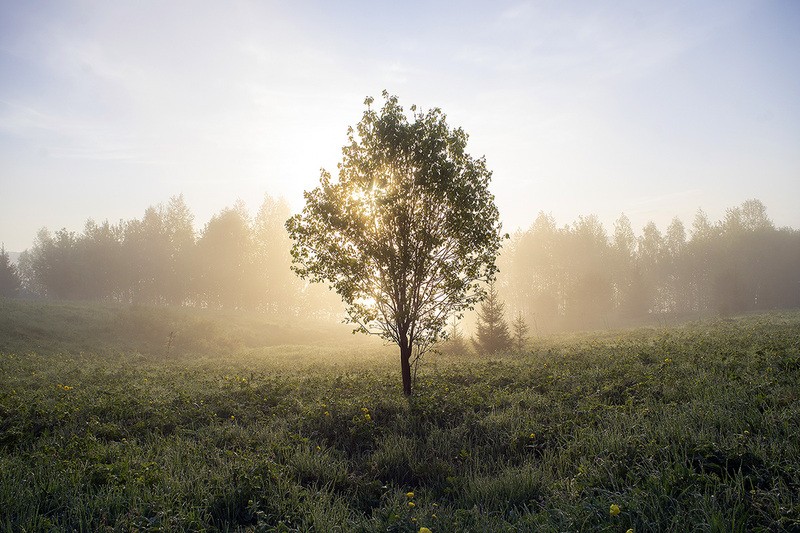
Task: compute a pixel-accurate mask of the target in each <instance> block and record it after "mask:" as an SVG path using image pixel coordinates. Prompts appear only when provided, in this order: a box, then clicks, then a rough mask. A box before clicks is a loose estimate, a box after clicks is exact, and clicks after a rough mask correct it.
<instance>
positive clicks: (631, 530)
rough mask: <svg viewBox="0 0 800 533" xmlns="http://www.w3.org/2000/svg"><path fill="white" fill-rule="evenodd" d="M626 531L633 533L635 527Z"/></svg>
mask: <svg viewBox="0 0 800 533" xmlns="http://www.w3.org/2000/svg"><path fill="white" fill-rule="evenodd" d="M625 533H633V528H630V529H628V531H626V532H625Z"/></svg>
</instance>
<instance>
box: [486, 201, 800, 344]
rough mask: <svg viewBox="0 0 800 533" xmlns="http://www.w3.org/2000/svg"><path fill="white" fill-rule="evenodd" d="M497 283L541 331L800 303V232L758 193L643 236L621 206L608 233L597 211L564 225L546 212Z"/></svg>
mask: <svg viewBox="0 0 800 533" xmlns="http://www.w3.org/2000/svg"><path fill="white" fill-rule="evenodd" d="M500 271H501V274H500V279H499V283H498V286H499V290H500V293H501V297H502V298H503V299H504V300H505V301H506V302H507V303H508V304H509V305H510V307H511V309H512V310H513V311H514V312H517V313H521V314H522V315H523V316H525V317H526V320H527V321H528V323H529V324H530V325H531V326H533V327H534V328H535V329H536V330H538V331H539V332H542V331H543V330H544V331H552V330H561V329H574V328H582V329H583V328H596V327H607V326H609V325H619V324H624V323H625V322H626V321H627V320H629V319H633V318H641V317H642V316H653V315H656V316H673V315H675V316H681V315H683V316H688V315H695V316H696V315H698V314H711V313H714V314H723V315H727V314H732V313H744V312H749V311H755V310H765V309H783V308H793V307H800V231H798V230H794V229H791V228H776V227H775V225H774V224H773V223H772V221H771V220H770V219H769V217H768V216H767V212H766V208H765V207H764V205H763V204H762V203H761V202H760V201H758V200H748V201H746V202H744V203H743V204H742V205H741V206H738V207H735V208H731V209H728V210H727V212H726V214H725V217H724V218H723V220H720V221H718V222H716V223H712V222H711V221H709V219H708V217H707V216H706V214H705V213H704V212H703V211H702V210H700V211H698V213H697V215H696V216H695V219H694V222H693V224H692V226H691V228H690V229H689V230H687V228H686V227H685V226H684V224H683V222H681V220H680V219H678V218H675V219H673V221H672V223H671V224H670V225H669V226H668V227H667V228H666V232H665V233H662V232H661V231H660V230H659V229H658V227H657V226H656V225H655V224H654V223H652V222H650V223H648V224H647V225H646V226H645V227H644V228H643V229H642V231H641V234H640V235H638V236H637V235H636V234H635V233H634V231H633V228H632V227H631V223H630V220H629V219H628V218H627V217H626V216H625V215H622V216H621V217H620V218H619V219H618V220H617V221H616V222H615V223H614V228H613V232H612V233H611V234H610V235H609V234H608V232H607V231H606V229H605V228H604V227H603V225H602V224H601V223H600V222H599V220H598V219H597V217H596V216H588V217H580V218H579V219H578V221H577V222H575V223H573V224H572V225H570V226H565V227H557V226H556V223H555V220H554V219H553V217H552V216H550V215H547V214H544V213H540V214H539V216H538V217H537V218H536V220H535V222H534V223H533V225H532V226H531V227H530V228H529V229H528V230H527V231H522V232H518V233H517V234H516V235H514V236H513V238H512V239H511V242H510V243H509V244H508V245H507V246H506V248H505V250H504V253H503V256H502V257H501V260H500Z"/></svg>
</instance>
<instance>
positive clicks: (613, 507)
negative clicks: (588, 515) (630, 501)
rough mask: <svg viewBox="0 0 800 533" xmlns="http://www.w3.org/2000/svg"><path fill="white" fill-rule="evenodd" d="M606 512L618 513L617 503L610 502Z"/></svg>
mask: <svg viewBox="0 0 800 533" xmlns="http://www.w3.org/2000/svg"><path fill="white" fill-rule="evenodd" d="M608 512H609V513H611V516H617V515H618V514H619V513H620V508H619V505H617V504H616V503H612V504H611V507H610V508H609V510H608Z"/></svg>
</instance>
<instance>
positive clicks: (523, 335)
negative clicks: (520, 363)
mask: <svg viewBox="0 0 800 533" xmlns="http://www.w3.org/2000/svg"><path fill="white" fill-rule="evenodd" d="M511 326H512V328H513V341H514V349H515V350H516V351H517V352H518V353H522V351H523V350H524V349H525V344H526V343H527V342H528V331H529V330H530V327H529V326H528V324H527V323H526V322H525V317H524V316H523V315H522V313H521V312H519V311H517V318H515V319H514V322H513V323H512V324H511Z"/></svg>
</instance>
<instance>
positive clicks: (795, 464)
mask: <svg viewBox="0 0 800 533" xmlns="http://www.w3.org/2000/svg"><path fill="white" fill-rule="evenodd" d="M396 352H397V351H396V349H395V348H392V347H386V346H382V345H381V344H380V343H375V342H370V339H360V338H355V337H352V336H350V335H349V334H344V335H342V334H340V332H339V330H336V331H334V330H331V331H327V330H322V329H320V328H315V327H314V326H313V325H306V326H300V325H296V324H291V323H287V324H283V325H276V324H269V323H266V322H265V321H264V320H263V319H258V318H257V317H253V316H247V315H243V314H235V313H228V314H222V313H213V312H200V311H188V310H169V309H147V308H136V307H118V306H111V305H99V304H78V303H61V304H49V303H40V302H19V301H11V300H0V376H2V379H0V530H3V531H62V530H66V531H72V530H76V531H131V530H138V531H176V530H178V531H209V530H222V531H279V532H288V531H320V532H328V531H363V532H370V531H393V532H418V531H420V528H422V527H425V528H428V529H430V530H431V531H433V532H434V533H439V532H446V531H454V532H455V531H458V532H461V531H488V532H500V531H544V532H548V531H613V532H621V533H624V532H626V531H628V530H629V529H633V530H634V531H635V532H645V531H660V532H667V531H675V532H678V531H680V532H685V531H720V532H723V531H724V532H731V531H800V313H798V312H788V313H769V314H759V315H750V316H743V317H737V318H732V319H724V320H723V319H706V320H703V321H696V322H692V323H687V324H684V325H678V326H671V327H658V328H639V329H631V330H624V331H605V332H597V333H586V334H576V335H554V336H548V337H544V338H533V339H531V342H530V345H529V347H528V349H527V350H526V351H525V352H524V353H521V354H507V355H503V356H497V357H491V358H480V357H477V356H474V355H468V354H464V355H447V356H445V355H438V354H431V355H430V356H429V357H427V359H426V361H425V363H424V365H423V366H422V368H421V369H420V372H419V375H418V377H417V381H416V389H415V395H414V396H413V397H412V398H411V399H410V400H408V399H406V398H404V397H403V396H402V393H401V388H400V375H399V364H398V363H399V361H398V359H399V355H398V354H397V353H396Z"/></svg>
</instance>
